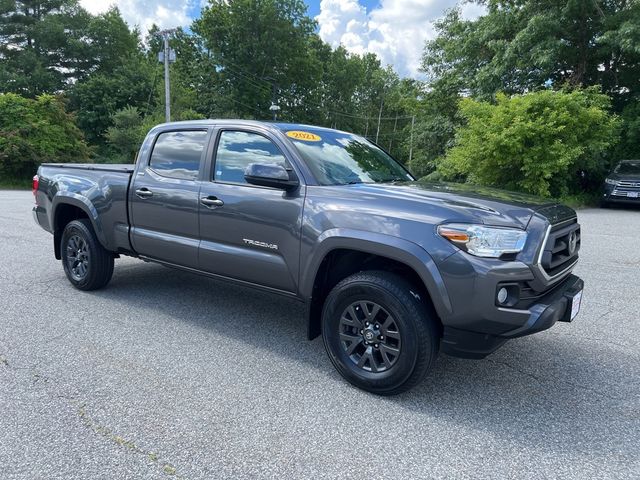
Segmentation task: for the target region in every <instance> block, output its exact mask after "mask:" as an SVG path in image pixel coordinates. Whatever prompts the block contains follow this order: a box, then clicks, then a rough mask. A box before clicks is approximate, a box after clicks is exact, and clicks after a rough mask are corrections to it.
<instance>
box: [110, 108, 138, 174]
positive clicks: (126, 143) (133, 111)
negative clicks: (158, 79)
mask: <svg viewBox="0 0 640 480" xmlns="http://www.w3.org/2000/svg"><path fill="white" fill-rule="evenodd" d="M112 123H113V125H112V126H111V127H109V128H108V129H107V133H106V138H107V141H108V142H109V145H110V146H111V147H112V148H113V150H115V152H116V155H115V160H117V161H118V163H133V162H134V161H135V158H136V153H137V152H138V149H139V148H140V144H141V143H142V140H143V139H144V136H145V134H146V132H145V131H143V130H142V128H143V127H142V117H141V116H140V112H139V111H138V109H137V108H136V107H125V108H123V109H121V110H118V111H116V112H115V113H114V114H113V116H112Z"/></svg>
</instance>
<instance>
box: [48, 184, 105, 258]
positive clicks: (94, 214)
mask: <svg viewBox="0 0 640 480" xmlns="http://www.w3.org/2000/svg"><path fill="white" fill-rule="evenodd" d="M62 205H72V206H74V207H77V208H79V209H80V210H82V211H83V212H84V213H85V214H86V215H87V217H88V218H89V220H90V221H91V225H92V226H93V231H94V232H95V233H96V237H97V238H98V241H99V242H100V244H101V245H102V246H103V247H104V248H106V249H108V246H107V240H106V237H105V232H104V228H103V225H102V221H101V220H100V217H99V215H98V211H97V210H96V208H95V207H94V206H93V204H92V203H91V202H90V201H89V199H87V197H84V196H82V195H78V194H77V193H73V192H68V191H67V192H57V193H56V194H55V196H54V197H53V201H52V202H51V212H52V214H51V218H50V219H49V222H50V225H51V226H52V228H53V230H54V236H55V237H58V238H57V240H58V241H56V242H55V243H56V244H58V243H59V235H62V232H61V231H58V230H56V228H55V226H56V220H57V218H56V217H57V215H58V214H59V213H60V208H59V207H61V206H62ZM59 248H60V246H59V245H57V246H56V258H58V256H59Z"/></svg>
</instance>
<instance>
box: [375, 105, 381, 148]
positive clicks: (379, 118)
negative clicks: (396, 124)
mask: <svg viewBox="0 0 640 480" xmlns="http://www.w3.org/2000/svg"><path fill="white" fill-rule="evenodd" d="M382 102H383V100H382V99H380V111H379V112H378V130H376V143H378V136H379V135H380V120H381V119H382Z"/></svg>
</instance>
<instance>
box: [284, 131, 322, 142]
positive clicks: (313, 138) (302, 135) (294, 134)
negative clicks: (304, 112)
mask: <svg viewBox="0 0 640 480" xmlns="http://www.w3.org/2000/svg"><path fill="white" fill-rule="evenodd" d="M287 137H291V138H294V139H295V140H302V141H304V142H319V141H320V140H322V138H321V137H320V136H319V135H316V134H315V133H311V132H302V131H300V130H289V131H288V132H287Z"/></svg>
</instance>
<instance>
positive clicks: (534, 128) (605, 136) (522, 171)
mask: <svg viewBox="0 0 640 480" xmlns="http://www.w3.org/2000/svg"><path fill="white" fill-rule="evenodd" d="M460 113H461V115H462V117H463V118H464V120H465V121H466V125H465V126H463V127H461V128H460V129H459V130H458V132H457V134H456V144H455V146H454V147H453V148H451V149H450V150H449V151H448V152H447V155H446V157H445V158H444V159H442V160H441V161H440V162H439V165H438V169H439V171H440V172H441V173H442V175H443V176H444V177H446V178H450V179H451V178H463V179H466V180H467V181H469V182H471V183H478V184H481V185H488V186H498V187H501V188H506V189H509V190H516V191H522V192H526V193H532V194H536V195H541V196H547V197H548V196H554V197H560V196H564V195H567V194H569V193H575V192H579V191H580V189H581V188H583V187H584V178H593V177H596V176H601V175H602V174H603V173H604V172H605V170H606V168H607V166H608V164H609V162H608V161H606V158H605V156H606V152H607V150H608V149H609V148H610V147H611V146H613V145H615V144H616V142H617V140H618V135H619V133H618V130H619V120H618V119H617V118H616V117H615V116H612V115H611V114H610V113H609V98H608V97H607V96H606V95H602V94H600V93H599V92H598V91H597V90H596V89H593V88H589V89H586V90H573V91H555V92H554V91H550V90H545V91H540V92H533V93H528V94H525V95H516V96H513V97H508V96H506V95H504V94H498V96H497V98H496V102H495V103H488V102H480V101H476V100H472V99H470V98H465V99H463V100H462V101H461V103H460Z"/></svg>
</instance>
